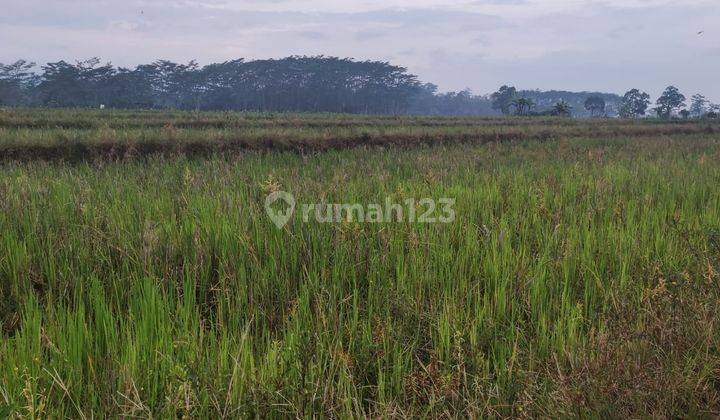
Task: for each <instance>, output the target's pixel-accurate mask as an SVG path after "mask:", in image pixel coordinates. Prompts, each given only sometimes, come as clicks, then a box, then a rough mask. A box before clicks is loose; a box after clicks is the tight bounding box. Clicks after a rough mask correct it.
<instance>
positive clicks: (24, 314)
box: [0, 111, 720, 418]
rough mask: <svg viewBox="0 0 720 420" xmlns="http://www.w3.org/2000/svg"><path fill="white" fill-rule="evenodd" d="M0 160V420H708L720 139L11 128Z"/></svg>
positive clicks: (152, 119)
mask: <svg viewBox="0 0 720 420" xmlns="http://www.w3.org/2000/svg"><path fill="white" fill-rule="evenodd" d="M147 145H154V146H152V147H151V146H147ZM193 145H194V146H193ZM197 145H200V146H197ZM228 145H230V146H228ZM232 145H234V146H232ZM368 145H369V146H368ZM419 145H421V146H422V147H416V146H419ZM351 146H352V147H351ZM195 148H198V150H201V151H202V153H200V152H198V153H195V152H194V151H195V150H196V149H195ZM298 152H304V153H298ZM321 152H322V153H321ZM0 156H2V160H3V163H2V171H0V197H2V200H0V323H1V328H2V329H1V333H2V340H0V416H3V417H4V416H6V415H10V416H17V417H52V418H58V417H61V418H62V417H70V418H78V417H85V418H91V417H98V418H100V417H106V416H136V417H159V418H167V417H175V416H178V417H180V416H188V417H238V416H262V417H268V416H283V415H284V416H298V417H311V416H334V417H345V416H350V415H352V416H368V417H379V416H388V417H405V416H411V415H412V416H433V417H435V416H446V417H453V416H481V415H488V416H503V417H505V416H514V417H524V416H528V417H536V416H550V417H558V416H591V415H594V416H598V417H599V416H603V417H605V416H609V415H612V416H614V417H623V416H624V417H641V416H648V415H649V416H668V417H670V416H683V417H685V416H690V417H715V416H717V415H720V352H719V351H718V345H720V323H719V322H720V313H718V305H717V303H718V298H720V189H718V185H720V125H718V124H711V123H707V122H689V123H658V122H623V121H575V120H559V119H468V118H410V117H403V118H394V117H359V116H331V115H275V116H268V115H261V114H190V113H157V112H135V113H133V112H108V113H100V112H97V111H34V112H33V111H12V112H10V111H4V112H0ZM277 190H284V191H288V192H291V193H293V194H294V195H295V197H296V198H297V200H298V202H300V203H316V202H323V203H379V202H384V201H385V200H386V197H391V198H393V199H394V200H396V201H398V202H402V201H403V200H404V199H407V198H415V199H419V198H423V197H429V198H434V199H438V198H441V197H450V198H454V199H455V200H456V205H455V210H456V213H457V219H456V220H455V221H454V222H453V223H449V224H440V223H437V224H432V223H431V224H421V223H409V222H402V223H357V222H353V221H343V222H340V223H317V222H309V223H303V221H302V220H301V219H300V215H299V214H297V213H296V214H295V215H294V217H293V218H292V220H291V221H290V223H288V224H287V225H286V226H285V227H284V228H282V229H278V228H277V227H276V226H275V225H273V224H272V223H271V221H270V220H269V218H268V217H267V215H266V214H265V209H264V208H263V203H264V200H265V197H266V195H267V194H268V193H270V192H273V191H277Z"/></svg>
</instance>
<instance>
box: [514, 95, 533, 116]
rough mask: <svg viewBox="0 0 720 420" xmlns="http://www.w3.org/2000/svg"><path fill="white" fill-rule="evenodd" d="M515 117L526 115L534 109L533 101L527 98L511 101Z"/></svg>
mask: <svg viewBox="0 0 720 420" xmlns="http://www.w3.org/2000/svg"><path fill="white" fill-rule="evenodd" d="M512 106H513V108H515V115H528V114H529V113H530V112H531V111H532V109H533V108H535V101H533V100H532V99H529V98H517V99H515V100H513V101H512Z"/></svg>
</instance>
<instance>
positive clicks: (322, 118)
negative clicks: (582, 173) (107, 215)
mask: <svg viewBox="0 0 720 420" xmlns="http://www.w3.org/2000/svg"><path fill="white" fill-rule="evenodd" d="M714 133H720V123H718V122H713V121H704V122H696V121H673V122H663V121H643V122H638V121H621V120H596V121H587V120H584V121H583V120H572V119H553V118H483V119H478V118H463V117H453V118H450V117H435V118H432V117H392V116H357V115H346V116H337V115H331V114H248V113H242V114H239V113H189V112H160V111H154V112H149V111H141V112H133V111H107V112H106V111H99V110H90V111H88V110H83V111H79V110H75V111H72V110H68V111H57V110H48V111H39V110H24V111H23V110H19V111H5V112H0V159H2V160H5V161H31V160H65V161H92V160H118V159H121V160H122V159H127V158H135V157H145V156H148V155H156V156H157V155H162V156H166V157H177V156H186V157H207V156H212V155H217V154H225V155H237V154H239V153H243V152H246V151H294V152H301V153H312V152H318V151H328V150H343V149H349V148H356V147H375V146H379V147H384V146H416V145H427V146H437V145H446V144H453V145H456V144H459V143H464V144H475V145H479V144H486V143H491V142H502V141H519V140H540V141H545V140H550V139H556V138H597V139H603V138H611V137H612V138H616V137H638V136H648V137H650V136H666V135H681V134H688V135H690V134H693V135H697V134H714Z"/></svg>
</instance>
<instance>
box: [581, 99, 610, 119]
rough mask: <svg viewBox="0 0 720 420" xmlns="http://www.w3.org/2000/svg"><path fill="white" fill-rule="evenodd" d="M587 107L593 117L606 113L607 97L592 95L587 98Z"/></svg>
mask: <svg viewBox="0 0 720 420" xmlns="http://www.w3.org/2000/svg"><path fill="white" fill-rule="evenodd" d="M585 109H586V110H588V111H590V115H592V116H593V117H601V116H604V115H605V99H603V98H601V97H600V96H590V97H588V98H587V99H586V100H585Z"/></svg>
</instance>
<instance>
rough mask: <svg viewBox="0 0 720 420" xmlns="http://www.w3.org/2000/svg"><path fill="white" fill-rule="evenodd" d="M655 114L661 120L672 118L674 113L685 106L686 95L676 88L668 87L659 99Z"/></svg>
mask: <svg viewBox="0 0 720 420" xmlns="http://www.w3.org/2000/svg"><path fill="white" fill-rule="evenodd" d="M656 104H657V107H656V108H655V112H656V113H657V115H658V117H660V118H670V117H671V116H672V113H673V111H675V110H676V109H679V108H682V107H684V106H685V95H683V94H682V93H680V91H679V90H678V88H676V87H675V86H668V87H667V89H665V91H664V92H663V94H662V95H661V96H660V98H658V100H657V102H656Z"/></svg>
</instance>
